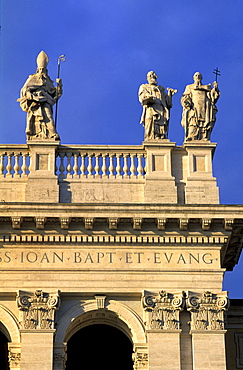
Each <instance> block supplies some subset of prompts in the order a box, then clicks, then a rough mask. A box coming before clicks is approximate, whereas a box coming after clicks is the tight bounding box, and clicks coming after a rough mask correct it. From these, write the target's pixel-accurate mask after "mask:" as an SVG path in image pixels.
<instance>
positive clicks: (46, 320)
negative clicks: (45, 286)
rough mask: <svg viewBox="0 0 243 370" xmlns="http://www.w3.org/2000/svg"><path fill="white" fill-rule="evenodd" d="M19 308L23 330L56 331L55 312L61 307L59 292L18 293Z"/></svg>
mask: <svg viewBox="0 0 243 370" xmlns="http://www.w3.org/2000/svg"><path fill="white" fill-rule="evenodd" d="M17 306H18V309H19V310H20V313H21V319H20V322H21V323H22V329H54V315H55V311H56V310H57V309H58V308H59V306H60V297H59V292H58V291H56V292H51V293H46V292H43V291H42V290H36V291H35V292H34V293H30V292H23V291H21V290H19V291H18V293H17Z"/></svg>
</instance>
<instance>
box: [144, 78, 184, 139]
mask: <svg viewBox="0 0 243 370" xmlns="http://www.w3.org/2000/svg"><path fill="white" fill-rule="evenodd" d="M157 78H158V76H157V75H156V73H155V72H153V71H151V72H148V74H147V81H148V83H147V84H143V85H141V86H140V88H139V92H138V97H139V101H140V103H141V104H142V106H143V113H142V117H141V121H140V123H142V124H143V126H144V128H145V133H144V136H145V137H144V139H145V140H151V139H167V138H168V125H169V119H170V108H171V107H172V96H173V95H174V94H175V93H176V92H177V90H174V89H171V88H167V90H168V94H167V93H166V91H165V89H164V87H163V86H160V85H158V83H157Z"/></svg>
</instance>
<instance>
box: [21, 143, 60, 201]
mask: <svg viewBox="0 0 243 370" xmlns="http://www.w3.org/2000/svg"><path fill="white" fill-rule="evenodd" d="M27 144H28V145H29V148H30V156H31V165H30V175H29V176H28V181H27V185H26V199H27V200H28V202H35V203H58V202H59V186H58V179H57V176H56V175H55V163H56V161H55V158H56V148H57V147H58V145H59V142H58V141H28V142H27Z"/></svg>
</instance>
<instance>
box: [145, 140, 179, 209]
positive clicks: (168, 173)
mask: <svg viewBox="0 0 243 370" xmlns="http://www.w3.org/2000/svg"><path fill="white" fill-rule="evenodd" d="M174 147H175V143H171V142H170V141H169V140H160V141H158V140H149V141H145V142H144V148H145V150H146V152H147V168H146V182H145V187H144V202H145V203H149V202H150V203H177V188H176V185H175V178H174V177H173V176H172V166H171V152H172V150H173V148H174Z"/></svg>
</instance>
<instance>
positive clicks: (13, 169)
mask: <svg viewBox="0 0 243 370" xmlns="http://www.w3.org/2000/svg"><path fill="white" fill-rule="evenodd" d="M30 161H31V157H30V153H29V150H28V149H26V148H25V149H19V148H11V147H8V146H7V145H5V146H4V149H3V148H0V179H1V178H26V177H27V176H28V175H29V173H30Z"/></svg>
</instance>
